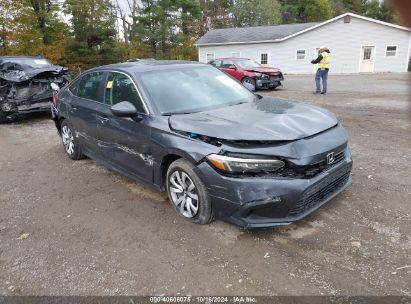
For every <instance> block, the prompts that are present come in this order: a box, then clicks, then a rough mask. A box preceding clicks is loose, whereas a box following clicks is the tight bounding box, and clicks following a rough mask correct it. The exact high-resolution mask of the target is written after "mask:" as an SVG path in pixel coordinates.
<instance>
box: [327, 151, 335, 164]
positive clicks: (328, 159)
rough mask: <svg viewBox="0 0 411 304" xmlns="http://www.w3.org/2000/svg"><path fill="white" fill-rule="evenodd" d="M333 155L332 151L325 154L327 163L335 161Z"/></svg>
mask: <svg viewBox="0 0 411 304" xmlns="http://www.w3.org/2000/svg"><path fill="white" fill-rule="evenodd" d="M334 156H335V154H334V152H331V153H328V154H327V165H331V164H332V163H333V162H334V161H335V158H334Z"/></svg>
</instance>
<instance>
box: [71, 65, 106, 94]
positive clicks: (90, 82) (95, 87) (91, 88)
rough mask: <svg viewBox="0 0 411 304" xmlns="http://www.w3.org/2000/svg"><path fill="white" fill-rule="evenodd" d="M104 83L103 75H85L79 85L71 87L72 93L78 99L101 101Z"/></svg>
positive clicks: (94, 73) (95, 73)
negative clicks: (99, 98)
mask: <svg viewBox="0 0 411 304" xmlns="http://www.w3.org/2000/svg"><path fill="white" fill-rule="evenodd" d="M102 81H103V73H102V72H93V73H90V74H87V75H84V76H83V77H82V78H81V79H80V80H79V81H78V84H77V85H74V87H73V88H71V87H70V91H71V92H72V93H73V94H74V95H76V96H78V97H81V98H86V99H91V100H95V101H99V100H98V96H99V88H100V84H101V82H102Z"/></svg>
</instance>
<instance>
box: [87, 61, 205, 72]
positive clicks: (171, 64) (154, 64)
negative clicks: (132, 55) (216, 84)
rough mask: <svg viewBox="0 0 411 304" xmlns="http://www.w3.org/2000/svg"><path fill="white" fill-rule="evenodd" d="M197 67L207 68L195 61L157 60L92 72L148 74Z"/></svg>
mask: <svg viewBox="0 0 411 304" xmlns="http://www.w3.org/2000/svg"><path fill="white" fill-rule="evenodd" d="M197 66H206V65H205V64H203V63H199V62H195V61H183V60H155V59H135V60H130V61H127V62H121V63H115V64H109V65H103V66H99V67H96V68H93V69H91V70H93V71H99V70H116V71H123V72H128V73H132V72H148V71H159V70H173V69H176V68H185V67H187V68H192V67H197Z"/></svg>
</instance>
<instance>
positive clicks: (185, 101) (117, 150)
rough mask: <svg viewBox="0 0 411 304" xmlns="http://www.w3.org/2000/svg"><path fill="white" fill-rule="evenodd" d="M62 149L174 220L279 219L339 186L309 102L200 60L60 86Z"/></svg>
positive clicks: (341, 138) (132, 68)
mask: <svg viewBox="0 0 411 304" xmlns="http://www.w3.org/2000/svg"><path fill="white" fill-rule="evenodd" d="M53 115H54V121H55V123H56V126H57V129H58V132H59V133H60V135H61V138H62V142H63V145H64V148H65V151H66V153H67V154H68V156H69V157H71V158H72V159H80V158H82V157H84V156H88V157H90V158H92V159H94V160H96V161H97V162H99V163H101V164H103V165H105V166H107V167H108V168H111V169H113V170H116V171H118V172H120V173H122V174H124V175H126V176H128V177H130V178H132V179H135V180H139V181H142V182H145V183H147V184H150V185H154V186H155V187H156V188H157V189H158V190H160V191H168V195H169V198H170V201H171V205H172V206H173V207H174V208H175V210H176V211H177V212H178V213H179V214H180V215H181V216H182V217H184V218H185V219H187V220H189V221H191V222H193V223H197V224H205V223H208V222H209V221H210V220H211V219H212V218H213V217H216V218H220V219H223V220H226V221H228V222H231V223H234V224H237V225H240V226H244V227H266V226H274V225H283V224H289V223H290V222H293V221H295V220H298V219H301V218H302V217H304V216H306V215H307V214H309V213H311V212H312V211H314V210H315V209H317V208H318V207H320V206H321V205H323V204H324V203H326V202H327V201H329V200H330V199H331V198H333V197H334V196H336V195H337V194H338V193H340V192H341V191H342V190H343V189H345V188H346V187H347V186H348V185H349V184H350V183H351V178H350V171H351V166H352V160H351V154H350V151H349V149H348V147H347V135H346V132H345V130H344V129H343V127H342V126H341V124H339V123H338V121H337V119H336V118H335V116H334V115H333V114H332V113H330V112H328V111H327V110H324V109H322V108H319V107H315V106H312V105H309V104H305V103H298V102H291V101H288V100H284V99H278V98H272V97H262V96H259V95H255V94H254V93H252V92H250V91H249V90H247V89H246V88H244V87H243V86H242V85H241V84H240V83H238V82H237V81H235V80H234V79H232V78H231V77H229V76H227V75H226V74H224V73H222V72H220V71H219V70H217V69H215V68H213V67H211V66H208V65H204V64H199V63H188V62H178V61H177V62H176V61H155V60H149V61H144V60H140V61H138V62H129V63H120V64H114V65H107V66H102V67H98V68H94V69H92V70H89V71H87V72H85V73H84V74H82V75H80V76H79V77H77V79H75V80H74V81H73V82H72V83H71V84H70V85H69V86H67V87H66V88H64V89H63V90H61V91H60V92H59V95H58V100H57V103H56V105H55V107H54V110H53Z"/></svg>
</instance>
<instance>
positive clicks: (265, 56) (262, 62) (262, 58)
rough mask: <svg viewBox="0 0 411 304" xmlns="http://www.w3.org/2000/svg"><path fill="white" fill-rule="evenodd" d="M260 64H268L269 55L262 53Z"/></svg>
mask: <svg viewBox="0 0 411 304" xmlns="http://www.w3.org/2000/svg"><path fill="white" fill-rule="evenodd" d="M260 63H261V64H268V53H261V54H260Z"/></svg>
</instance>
